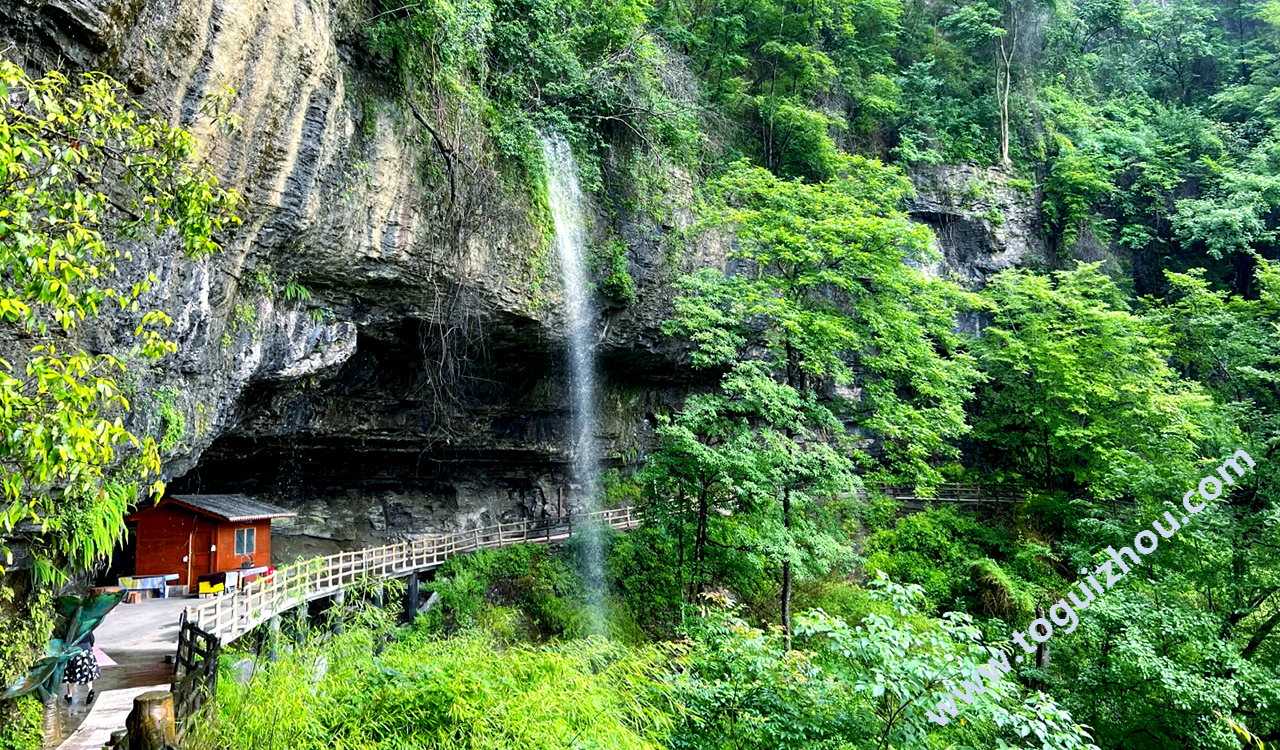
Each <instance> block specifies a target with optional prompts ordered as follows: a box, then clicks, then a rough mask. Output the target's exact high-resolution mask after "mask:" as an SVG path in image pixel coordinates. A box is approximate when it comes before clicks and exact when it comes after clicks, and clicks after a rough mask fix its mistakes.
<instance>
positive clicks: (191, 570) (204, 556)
mask: <svg viewBox="0 0 1280 750" xmlns="http://www.w3.org/2000/svg"><path fill="white" fill-rule="evenodd" d="M211 546H213V534H212V533H211V532H208V531H196V532H193V533H192V534H191V551H190V552H189V553H188V559H189V560H190V562H188V564H187V585H188V586H191V587H193V590H194V587H195V585H196V579H197V578H199V577H200V576H202V575H205V574H206V573H212V572H213V553H212V552H210V551H209V547H211Z"/></svg>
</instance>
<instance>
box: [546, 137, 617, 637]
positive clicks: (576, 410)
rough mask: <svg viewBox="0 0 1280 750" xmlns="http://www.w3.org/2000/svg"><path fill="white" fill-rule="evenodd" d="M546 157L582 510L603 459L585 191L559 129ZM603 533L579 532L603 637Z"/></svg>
mask: <svg viewBox="0 0 1280 750" xmlns="http://www.w3.org/2000/svg"><path fill="white" fill-rule="evenodd" d="M542 154H543V157H544V158H545V159H546V163H547V202H548V204H550V207H551V216H552V218H553V219H554V220H555V228H556V250H557V251H558V253H559V256H560V270H561V278H562V279H563V281H564V308H565V318H566V320H567V323H568V334H569V337H568V338H569V387H570V390H571V392H572V395H573V445H572V446H571V451H572V456H573V478H574V480H575V481H576V483H577V484H578V486H579V487H580V488H581V490H580V491H581V493H582V494H581V496H580V502H579V503H578V505H579V508H580V509H581V510H582V511H583V512H590V511H593V510H599V496H598V490H599V486H598V482H597V479H598V474H599V464H598V461H599V456H598V455H597V446H596V372H595V364H596V363H595V351H594V349H593V346H592V345H593V341H592V339H593V338H594V329H595V325H594V323H595V315H594V310H593V309H592V307H591V297H590V291H589V289H588V288H587V274H586V265H585V264H586V258H585V255H586V248H587V236H586V230H585V228H584V227H583V222H582V188H581V186H579V184H578V165H577V164H576V163H575V162H574V160H573V151H572V150H571V149H570V148H569V144H568V143H566V142H565V140H564V138H563V137H561V136H560V134H559V133H556V132H555V131H549V132H546V133H544V134H543V135H542ZM601 533H602V530H601V529H600V527H599V526H598V525H596V524H584V525H583V526H582V527H581V531H580V532H579V534H580V536H581V538H582V544H583V553H584V554H583V557H584V559H583V564H584V570H583V571H582V572H583V576H584V577H585V578H586V583H587V595H588V597H589V598H590V601H589V602H588V604H589V608H588V609H589V612H590V616H591V619H592V622H591V623H589V625H590V630H591V631H592V632H593V633H595V634H600V635H603V634H604V631H605V616H604V554H603V552H602V550H601Z"/></svg>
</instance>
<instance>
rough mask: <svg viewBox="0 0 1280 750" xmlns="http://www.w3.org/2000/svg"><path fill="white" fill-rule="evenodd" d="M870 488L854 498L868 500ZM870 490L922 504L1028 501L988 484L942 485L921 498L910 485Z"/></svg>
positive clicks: (1012, 490) (1021, 493) (1015, 491)
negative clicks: (931, 494)
mask: <svg viewBox="0 0 1280 750" xmlns="http://www.w3.org/2000/svg"><path fill="white" fill-rule="evenodd" d="M867 489H868V488H859V489H858V490H857V491H855V492H854V493H852V494H853V496H854V497H860V498H866V497H867ZM870 489H872V490H875V491H877V492H879V493H880V494H882V495H884V496H885V497H888V498H890V499H892V500H898V501H901V502H920V503H930V502H932V503H1020V502H1022V501H1023V500H1026V499H1027V493H1026V492H1024V491H1023V490H1020V489H1017V488H1012V487H1006V486H996V485H988V484H959V483H947V484H940V485H938V486H937V487H935V488H934V491H933V496H932V497H921V496H919V495H917V494H916V488H915V487H911V486H909V485H895V484H882V485H874V486H872V487H871V488H870Z"/></svg>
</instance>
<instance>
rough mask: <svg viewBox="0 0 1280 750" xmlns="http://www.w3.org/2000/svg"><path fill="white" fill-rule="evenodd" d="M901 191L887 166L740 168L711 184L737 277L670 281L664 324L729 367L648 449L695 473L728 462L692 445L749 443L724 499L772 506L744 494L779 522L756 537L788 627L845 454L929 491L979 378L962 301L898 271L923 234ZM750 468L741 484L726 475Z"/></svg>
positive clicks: (851, 478)
mask: <svg viewBox="0 0 1280 750" xmlns="http://www.w3.org/2000/svg"><path fill="white" fill-rule="evenodd" d="M909 190H910V186H909V184H908V183H907V182H906V180H905V179H903V178H902V177H901V176H900V175H898V174H897V173H895V172H893V171H892V170H888V169H885V168H884V167H883V166H881V165H880V164H879V163H877V162H873V161H868V160H865V159H861V158H858V157H845V158H844V159H843V160H842V168H841V173H840V175H839V177H837V178H835V179H833V180H831V181H829V182H825V183H818V184H811V183H807V182H803V181H799V180H794V181H792V180H783V179H780V178H778V177H776V176H774V175H773V174H771V173H769V172H768V171H765V170H763V169H760V168H755V167H749V166H747V165H745V164H741V163H740V164H737V165H735V166H734V168H733V169H731V170H730V172H729V173H728V174H727V175H725V176H724V177H722V178H721V179H719V180H717V181H716V182H715V183H714V185H713V186H712V193H713V195H714V199H713V200H714V201H715V202H714V204H713V207H712V209H711V210H712V213H713V216H714V218H713V219H712V221H713V223H714V224H715V225H718V226H721V227H724V228H725V229H728V230H730V231H732V233H733V235H734V239H735V242H736V243H737V244H736V249H735V251H734V252H733V261H734V263H735V264H736V265H737V267H738V268H739V269H740V271H739V272H737V273H733V274H729V275H724V274H721V273H719V272H716V271H712V270H704V271H700V272H698V273H696V274H693V275H691V276H688V277H685V278H684V279H682V280H681V281H680V283H679V284H678V288H679V289H680V292H681V294H680V296H679V297H678V298H677V299H676V303H675V306H676V314H675V317H674V318H673V319H672V320H671V321H669V322H668V323H667V330H668V332H670V333H673V334H680V335H684V336H687V337H688V338H689V339H690V340H691V341H692V342H693V344H694V350H693V353H692V357H693V364H694V366H696V367H699V368H704V369H711V370H713V371H714V370H719V371H721V372H724V373H725V374H724V375H723V377H722V380H721V391H720V394H719V396H718V398H719V399H720V400H719V401H718V402H710V401H708V402H704V401H698V402H695V405H696V406H697V407H698V409H700V410H707V409H709V411H710V414H707V415H702V414H701V413H700V412H699V416H697V417H696V418H690V419H689V420H686V422H685V423H683V424H681V423H680V422H677V423H676V425H677V427H681V428H683V429H684V430H685V432H683V433H679V434H677V433H676V432H670V431H669V432H668V435H667V437H668V438H669V440H668V441H667V442H665V443H664V444H663V445H662V447H661V450H660V454H670V453H677V454H680V455H682V456H686V455H688V456H691V459H690V460H692V461H695V462H701V464H702V465H700V466H695V467H692V468H691V469H690V470H689V471H688V472H687V473H688V475H691V476H694V477H698V480H697V481H698V482H701V481H702V480H701V477H702V476H717V474H716V473H715V469H716V466H714V465H713V462H714V461H720V460H721V459H725V458H727V456H726V454H724V453H719V454H715V455H708V456H706V457H705V459H704V457H703V455H702V454H700V453H697V452H694V453H692V454H690V453H686V450H687V448H688V447H689V445H690V441H696V442H702V443H705V444H708V445H711V444H713V443H715V442H716V441H723V443H724V444H725V445H733V446H736V445H740V444H741V441H743V440H746V441H749V442H752V443H753V446H752V450H754V451H755V453H756V456H755V457H754V459H753V460H755V461H760V462H762V464H761V465H760V466H759V468H756V465H754V464H752V463H751V461H750V460H748V461H743V460H738V459H736V458H735V459H733V460H731V461H730V462H729V463H730V464H731V465H732V467H733V468H731V469H730V470H728V471H725V472H724V473H723V474H720V475H718V476H722V477H723V478H724V481H725V483H726V484H730V485H732V488H733V492H739V493H744V494H745V495H747V496H750V497H752V498H756V497H759V496H760V495H761V494H763V495H764V496H766V497H768V498H770V500H771V502H770V503H769V504H768V505H763V506H762V505H759V501H758V500H756V501H755V502H756V503H757V507H762V508H768V509H769V514H768V517H771V518H773V519H776V524H774V525H772V526H770V525H769V524H765V525H764V527H765V528H775V529H776V530H777V532H778V533H777V535H776V537H774V538H773V540H772V541H770V542H768V546H769V548H770V553H771V555H772V556H773V557H774V559H776V560H777V561H778V565H779V568H780V584H781V617H782V622H783V626H784V627H788V626H789V622H790V595H791V584H792V577H793V573H794V566H795V565H796V564H797V563H801V562H803V561H804V560H806V559H821V558H822V557H823V555H818V554H815V553H817V552H818V551H819V550H823V549H829V548H830V547H831V545H830V544H829V541H824V540H829V539H830V537H829V535H824V534H821V533H818V532H819V529H818V527H817V526H815V525H814V522H813V520H812V519H814V518H815V517H816V514H817V504H818V503H819V501H820V500H821V499H822V498H824V497H829V496H831V495H832V494H833V493H836V492H840V491H847V490H848V489H850V488H851V487H852V486H853V484H854V483H855V482H856V474H855V469H856V464H855V461H856V462H860V463H864V464H866V465H867V466H868V467H869V468H870V467H871V466H872V462H871V460H870V447H871V443H872V442H874V444H875V448H876V452H877V453H878V454H879V456H880V457H881V458H882V459H883V463H882V464H881V465H880V469H879V470H878V471H877V472H876V476H877V477H885V478H889V477H894V478H903V479H909V480H913V481H919V482H921V483H923V484H929V483H932V482H936V481H938V477H939V474H938V470H937V467H936V461H937V460H938V459H940V458H943V457H947V456H953V455H955V448H954V447H953V446H952V444H951V442H950V441H951V440H953V439H954V438H956V437H958V436H959V435H960V434H961V433H962V432H963V431H964V428H965V425H964V413H963V408H962V404H963V401H964V398H965V396H966V394H967V393H968V389H969V387H970V385H971V384H972V382H973V380H974V379H975V377H976V373H975V371H974V368H973V366H972V362H971V360H970V359H969V358H968V357H967V356H966V355H964V354H962V353H960V352H959V351H958V340H957V338H956V337H955V335H954V334H953V333H952V325H953V320H954V314H955V309H956V305H957V304H959V303H960V302H961V301H962V299H963V297H964V295H963V294H961V293H960V292H959V290H957V289H956V288H955V287H954V286H952V285H950V284H948V283H946V282H941V281H930V280H928V279H926V278H925V276H924V275H923V274H922V273H921V272H920V271H919V270H918V269H917V268H916V267H913V266H912V265H909V263H922V262H928V261H929V260H930V256H929V245H928V239H929V232H928V230H927V229H926V228H924V227H922V226H920V225H917V224H913V223H912V222H911V221H910V220H909V219H908V218H907V216H906V214H905V213H903V212H902V211H900V210H899V208H898V207H899V205H900V203H901V202H902V201H903V200H904V199H905V197H906V195H907V194H908V192H909ZM725 419H727V420H728V422H727V425H728V427H727V426H726V422H724V421H721V420H725ZM713 425H714V426H715V430H716V431H718V433H719V434H713V433H712V432H711V431H709V429H708V428H710V427H711V426H713ZM730 427H731V429H732V430H733V431H734V432H733V436H732V438H731V439H728V440H726V439H724V438H723V437H721V436H722V435H727V434H728V432H726V430H727V429H730ZM854 430H856V431H861V433H862V436H863V442H862V443H861V444H854V442H853V440H852V438H851V431H854ZM746 433H749V436H746ZM682 445H683V446H684V447H681V446H682ZM734 450H735V453H738V454H742V453H750V452H751V451H749V450H748V451H743V450H741V449H738V448H735V449H734ZM659 460H666V459H664V458H662V457H660V458H659ZM747 468H750V472H746V471H745V469H747ZM748 473H749V477H750V484H749V485H748V484H746V483H738V484H734V483H733V481H732V478H733V477H741V478H747V475H748ZM680 496H681V497H687V496H688V494H687V493H681V494H680ZM678 502H683V500H680V501H678ZM797 524H802V525H803V528H802V529H801V528H797V527H796V525H797ZM801 532H803V533H801ZM806 548H807V554H802V550H804V549H806Z"/></svg>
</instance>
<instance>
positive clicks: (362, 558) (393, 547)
mask: <svg viewBox="0 0 1280 750" xmlns="http://www.w3.org/2000/svg"><path fill="white" fill-rule="evenodd" d="M585 523H600V524H606V525H608V526H611V527H613V528H615V529H629V528H631V527H633V526H636V525H638V524H639V523H640V520H639V518H637V517H636V516H635V515H634V514H633V513H632V509H631V508H630V507H623V508H615V509H612V510H602V511H597V512H595V513H588V514H584V515H582V516H577V517H567V518H548V519H540V520H536V521H535V520H526V521H515V522H512V523H500V524H497V525H494V526H485V527H483V528H476V529H470V530H467V531H458V532H455V533H452V534H445V535H443V536H434V537H427V538H425V539H415V540H413V541H408V542H401V543H399V544H389V545H386V546H384V547H372V548H369V549H362V550H356V551H354V552H339V553H338V554H336V555H329V556H328V557H320V558H315V559H312V560H303V561H300V562H298V563H295V564H293V565H289V566H287V567H283V568H280V569H278V570H276V571H275V572H274V573H272V574H270V575H268V576H264V577H262V578H260V579H258V580H257V581H254V582H253V583H249V584H245V585H244V586H242V587H240V588H239V589H238V590H237V591H236V592H235V593H233V594H227V595H224V596H219V597H216V598H214V599H211V600H207V601H204V602H201V603H200V604H196V605H194V606H191V607H188V608H187V610H186V621H187V622H188V623H191V624H192V625H194V626H196V627H198V628H200V629H201V630H202V631H204V632H206V633H210V634H212V635H215V636H217V637H218V639H219V640H220V641H221V643H222V644H224V645H225V644H228V643H230V642H231V641H233V640H235V639H236V638H239V637H240V636H242V635H244V634H245V633H247V632H249V631H250V630H253V629H254V628H255V627H257V626H258V625H260V624H262V623H263V622H266V621H267V620H269V619H271V618H272V617H274V616H275V615H277V614H279V613H280V612H286V611H288V610H290V609H293V608H294V607H297V606H299V605H301V604H303V603H305V602H309V601H311V600H313V599H319V598H321V597H325V596H331V595H334V594H337V593H338V592H339V591H342V590H344V589H345V588H346V587H347V586H349V585H351V584H353V583H355V582H357V581H363V580H369V579H378V578H381V579H387V578H400V577H402V576H407V575H409V574H411V573H417V572H419V571H424V570H431V569H432V568H437V567H439V566H440V565H442V564H444V561H445V560H447V559H449V558H450V557H453V556H454V555H458V554H462V553H466V552H475V551H476V550H479V549H486V548H490V547H505V546H508V545H511V544H520V543H523V542H552V541H558V540H563V539H567V538H568V537H570V536H572V534H573V527H574V526H575V525H577V526H581V525H582V524H585Z"/></svg>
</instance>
